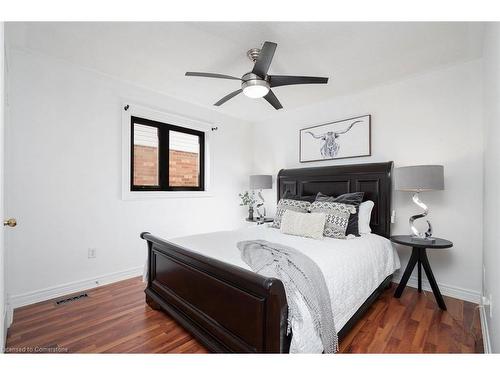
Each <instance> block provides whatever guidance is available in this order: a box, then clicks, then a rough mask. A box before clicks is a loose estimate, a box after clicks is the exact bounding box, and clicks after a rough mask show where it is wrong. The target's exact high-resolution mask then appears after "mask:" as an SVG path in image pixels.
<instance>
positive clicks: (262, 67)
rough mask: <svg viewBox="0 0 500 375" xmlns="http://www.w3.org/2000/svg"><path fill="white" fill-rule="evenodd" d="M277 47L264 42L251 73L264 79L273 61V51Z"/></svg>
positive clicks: (271, 43)
mask: <svg viewBox="0 0 500 375" xmlns="http://www.w3.org/2000/svg"><path fill="white" fill-rule="evenodd" d="M277 46H278V45H277V44H276V43H273V42H264V45H263V46H262V48H261V49H260V53H259V58H258V59H257V61H256V62H255V65H254V67H253V70H252V73H253V74H257V75H258V76H259V77H261V78H265V77H266V74H267V71H268V70H269V66H270V65H271V61H273V56H274V51H276V47H277Z"/></svg>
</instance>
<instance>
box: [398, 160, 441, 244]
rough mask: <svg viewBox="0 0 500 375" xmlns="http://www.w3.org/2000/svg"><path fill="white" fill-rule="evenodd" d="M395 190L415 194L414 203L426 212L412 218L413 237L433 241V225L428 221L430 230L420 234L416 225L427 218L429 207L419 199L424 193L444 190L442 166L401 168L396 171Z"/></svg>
mask: <svg viewBox="0 0 500 375" xmlns="http://www.w3.org/2000/svg"><path fill="white" fill-rule="evenodd" d="M394 180H395V186H394V188H395V190H399V191H409V192H413V198H412V199H413V202H414V203H415V204H416V205H417V206H419V207H420V208H422V209H423V210H424V212H422V213H421V214H418V215H414V216H412V217H410V220H409V222H410V229H411V231H412V233H413V236H414V237H416V238H419V239H427V240H431V238H432V225H431V223H430V222H429V220H427V225H428V229H427V231H426V232H424V233H422V232H420V231H419V230H418V229H417V228H416V227H415V225H414V222H415V220H417V219H420V218H423V217H425V216H427V214H428V213H429V209H428V207H427V206H426V205H425V204H424V203H423V202H422V201H421V200H420V199H419V193H421V192H424V191H433V190H444V168H443V166H442V165H415V166H410V167H400V168H396V169H395V170H394Z"/></svg>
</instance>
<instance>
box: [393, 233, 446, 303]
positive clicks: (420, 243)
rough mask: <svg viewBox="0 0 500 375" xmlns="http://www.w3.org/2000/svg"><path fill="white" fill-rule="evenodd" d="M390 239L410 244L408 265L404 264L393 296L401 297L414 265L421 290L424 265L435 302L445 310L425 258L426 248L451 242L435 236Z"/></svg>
mask: <svg viewBox="0 0 500 375" xmlns="http://www.w3.org/2000/svg"><path fill="white" fill-rule="evenodd" d="M391 241H392V242H394V243H397V244H400V245H405V246H410V247H411V248H412V252H411V257H410V260H409V261H408V265H407V266H406V269H405V272H404V273H403V277H402V278H401V281H400V282H399V285H398V287H397V289H396V292H394V297H396V298H399V297H401V294H402V293H403V290H404V288H405V286H406V283H407V282H408V279H409V278H410V275H411V273H412V271H413V269H414V268H415V265H417V266H418V292H419V293H420V292H422V267H424V271H425V274H426V275H427V280H429V284H430V285H431V288H432V292H433V293H434V297H435V298H436V302H437V304H438V305H439V307H440V308H441V309H443V310H446V304H445V303H444V300H443V296H442V295H441V292H440V291H439V287H438V285H437V282H436V279H435V278H434V274H433V273H432V269H431V265H430V263H429V259H428V258H427V249H447V248H449V247H452V246H453V242H451V241H448V240H445V239H442V238H437V237H432V238H430V239H424V238H418V237H413V236H408V235H407V236H392V237H391Z"/></svg>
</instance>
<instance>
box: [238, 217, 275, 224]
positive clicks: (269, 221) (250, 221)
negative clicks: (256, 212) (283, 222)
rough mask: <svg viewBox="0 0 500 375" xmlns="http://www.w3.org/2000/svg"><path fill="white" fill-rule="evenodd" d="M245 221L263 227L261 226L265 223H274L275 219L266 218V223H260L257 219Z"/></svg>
mask: <svg viewBox="0 0 500 375" xmlns="http://www.w3.org/2000/svg"><path fill="white" fill-rule="evenodd" d="M245 220H246V221H248V222H249V223H255V224H257V225H261V224H264V223H272V222H273V221H274V219H273V218H271V217H266V218H265V219H264V221H263V222H259V221H258V220H257V218H253V220H250V219H249V218H248V217H247V218H246V219H245Z"/></svg>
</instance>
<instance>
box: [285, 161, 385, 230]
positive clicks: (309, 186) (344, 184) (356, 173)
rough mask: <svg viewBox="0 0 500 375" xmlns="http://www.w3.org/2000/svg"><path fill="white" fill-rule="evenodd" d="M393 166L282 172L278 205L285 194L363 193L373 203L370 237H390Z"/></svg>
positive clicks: (345, 167) (302, 169)
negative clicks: (374, 235)
mask: <svg viewBox="0 0 500 375" xmlns="http://www.w3.org/2000/svg"><path fill="white" fill-rule="evenodd" d="M392 164H393V162H392V161H390V162H386V163H370V164H348V165H337V166H328V167H316V168H297V169H282V170H281V171H279V173H278V178H277V186H278V189H277V190H278V201H279V200H280V198H281V197H282V195H283V194H284V193H285V192H286V191H287V190H288V191H289V192H290V193H292V194H295V195H314V194H317V193H318V192H322V193H323V194H326V195H335V196H337V195H340V194H344V193H351V192H356V191H363V192H365V197H364V200H371V201H373V202H375V206H374V207H373V210H372V217H371V222H370V226H371V228H372V231H373V233H376V234H378V235H380V236H383V237H387V238H389V237H390V235H391V189H392V186H391V176H392Z"/></svg>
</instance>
